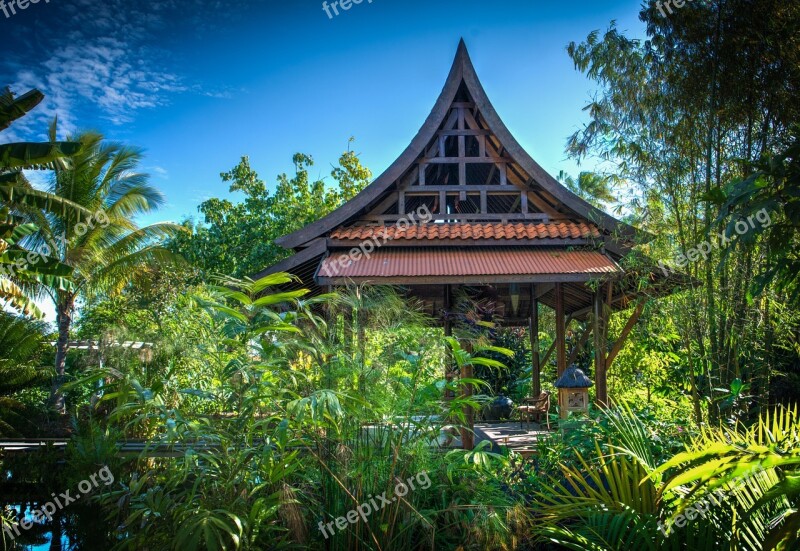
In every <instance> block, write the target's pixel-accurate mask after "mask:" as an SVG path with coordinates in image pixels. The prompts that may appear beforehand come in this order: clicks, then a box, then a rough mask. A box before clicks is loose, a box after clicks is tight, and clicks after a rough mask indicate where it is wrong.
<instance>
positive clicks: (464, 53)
mask: <svg viewBox="0 0 800 551" xmlns="http://www.w3.org/2000/svg"><path fill="white" fill-rule="evenodd" d="M465 62H466V63H469V64H471V63H472V61H471V60H470V57H469V51H468V50H467V43H466V42H464V39H463V38H461V39H460V40H459V41H458V49H456V58H455V61H454V62H453V64H454V65H459V64H461V65H464V64H465Z"/></svg>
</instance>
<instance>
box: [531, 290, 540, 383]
mask: <svg viewBox="0 0 800 551" xmlns="http://www.w3.org/2000/svg"><path fill="white" fill-rule="evenodd" d="M529 321H530V324H529V325H530V334H531V335H530V337H531V395H532V396H539V394H541V393H542V365H541V363H540V362H539V360H540V359H541V358H540V357H539V301H538V300H537V299H536V285H535V284H533V283H531V317H530V320H529Z"/></svg>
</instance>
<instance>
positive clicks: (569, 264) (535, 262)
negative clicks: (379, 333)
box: [318, 247, 621, 278]
mask: <svg viewBox="0 0 800 551" xmlns="http://www.w3.org/2000/svg"><path fill="white" fill-rule="evenodd" d="M341 256H342V255H341V254H336V253H333V254H332V255H331V256H329V257H327V258H325V259H324V260H323V262H322V264H321V266H320V270H319V272H318V274H319V275H320V276H322V277H342V278H360V277H415V276H416V277H429V276H484V275H485V276H491V275H537V274H608V273H617V272H620V271H621V270H620V268H619V266H617V264H616V263H615V262H614V261H613V260H611V259H610V258H608V257H607V256H606V255H604V254H602V253H600V252H597V251H567V250H563V249H542V248H529V247H514V248H511V249H505V248H497V247H486V248H469V249H451V248H441V247H437V248H426V249H407V248H386V249H378V250H376V251H374V252H372V254H370V255H369V256H362V257H361V258H360V259H358V260H352V261H350V262H349V265H348V263H347V261H345V262H340V258H341Z"/></svg>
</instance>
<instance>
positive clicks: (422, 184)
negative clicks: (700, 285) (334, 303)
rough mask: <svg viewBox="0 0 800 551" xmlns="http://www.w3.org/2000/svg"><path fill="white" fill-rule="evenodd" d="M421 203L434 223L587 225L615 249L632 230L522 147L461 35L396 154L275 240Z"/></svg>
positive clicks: (299, 241) (389, 215)
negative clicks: (432, 98) (353, 192)
mask: <svg viewBox="0 0 800 551" xmlns="http://www.w3.org/2000/svg"><path fill="white" fill-rule="evenodd" d="M419 209H424V210H426V211H427V212H430V213H432V215H433V219H432V220H430V221H431V222H437V223H458V222H497V223H516V222H525V223H535V222H538V223H550V222H572V223H584V224H591V225H593V226H596V227H598V228H600V230H601V232H602V233H603V235H604V237H605V238H606V240H607V242H608V244H609V245H610V248H611V250H616V251H618V252H619V254H620V255H622V254H624V252H625V250H626V249H627V245H628V244H630V242H631V241H632V240H633V238H634V237H635V236H636V234H637V231H636V230H635V229H634V228H633V227H631V226H628V225H627V224H624V223H622V222H620V221H619V220H616V219H615V218H613V217H611V216H609V215H608V214H606V213H604V212H602V211H601V210H599V209H597V208H595V207H593V206H592V205H590V204H589V203H587V202H585V201H584V200H583V199H581V198H580V197H578V196H577V195H575V194H573V193H572V192H570V191H569V190H568V189H567V188H565V187H564V186H563V185H562V184H560V183H559V182H558V181H557V180H555V179H554V178H553V177H552V176H550V175H549V174H548V173H547V172H545V171H544V170H543V169H542V168H541V166H539V165H538V164H537V163H536V162H535V161H534V160H533V159H532V158H531V157H530V156H529V155H528V154H527V152H525V150H524V149H523V148H522V147H521V146H520V145H519V143H518V142H517V141H516V139H514V137H513V136H512V135H511V133H510V132H509V131H508V129H507V128H506V126H505V124H503V122H502V120H501V119H500V117H499V116H498V115H497V112H496V111H495V109H494V107H493V106H492V104H491V102H490V101H489V99H488V97H487V96H486V93H485V91H484V90H483V86H482V85H481V83H480V81H479V80H478V77H477V74H476V73H475V69H474V67H473V65H472V61H471V60H470V57H469V54H468V52H467V48H466V45H465V44H464V41H463V40H462V41H461V42H460V44H459V47H458V52H457V54H456V58H455V61H454V63H453V66H452V68H451V70H450V74H449V76H448V78H447V81H446V83H445V86H444V88H443V90H442V93H441V94H440V96H439V99H438V100H437V102H436V105H435V106H434V108H433V111H432V112H431V114H430V115H429V116H428V119H427V120H426V121H425V123H424V124H423V126H422V128H421V129H420V131H419V133H418V134H417V136H416V137H415V138H414V139H413V140H412V142H411V144H410V145H409V146H408V148H406V150H405V151H404V152H403V153H402V155H401V156H400V157H399V158H398V159H397V160H396V161H395V162H394V163H393V164H392V165H391V166H390V167H389V168H388V169H387V170H386V171H385V172H384V173H383V174H381V175H380V176H379V177H378V178H377V179H376V180H375V181H374V182H373V183H372V184H370V185H369V186H367V187H366V188H365V189H364V190H363V191H362V192H361V193H359V194H358V195H357V196H356V197H354V198H353V199H352V200H350V201H349V202H348V203H346V204H345V205H343V206H342V207H340V208H339V209H337V210H335V211H334V212H332V213H331V214H329V215H328V216H326V217H324V218H322V219H321V220H319V221H317V222H315V223H313V224H310V225H308V226H306V227H305V228H303V229H302V230H299V231H297V232H294V233H292V234H290V235H287V236H284V237H282V238H280V239H278V240H277V243H278V244H279V245H281V246H283V247H286V248H291V249H302V248H305V247H308V246H310V245H311V244H313V243H314V240H316V239H318V238H321V237H329V236H330V234H331V233H332V232H333V231H335V230H337V229H341V228H343V227H344V228H346V227H350V226H358V225H389V224H392V223H395V222H396V221H398V220H400V219H403V218H406V217H407V216H408V214H409V213H415V212H417V211H418V210H419Z"/></svg>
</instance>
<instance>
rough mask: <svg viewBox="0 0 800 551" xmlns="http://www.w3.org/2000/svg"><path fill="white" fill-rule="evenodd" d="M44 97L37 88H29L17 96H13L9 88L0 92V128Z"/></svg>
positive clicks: (3, 127) (2, 128)
mask: <svg viewBox="0 0 800 551" xmlns="http://www.w3.org/2000/svg"><path fill="white" fill-rule="evenodd" d="M43 99H44V94H42V93H41V92H40V91H39V90H31V91H30V92H26V93H25V94H22V95H21V96H19V97H18V98H15V97H14V94H12V93H11V90H10V89H9V88H6V89H5V90H4V91H3V92H2V93H0V130H5V129H6V128H8V127H9V126H10V125H11V123H12V122H14V121H15V120H17V119H19V118H20V117H23V116H25V114H26V113H27V112H28V111H30V110H32V109H33V108H34V107H36V106H37V105H39V103H41V101H42V100H43Z"/></svg>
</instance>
